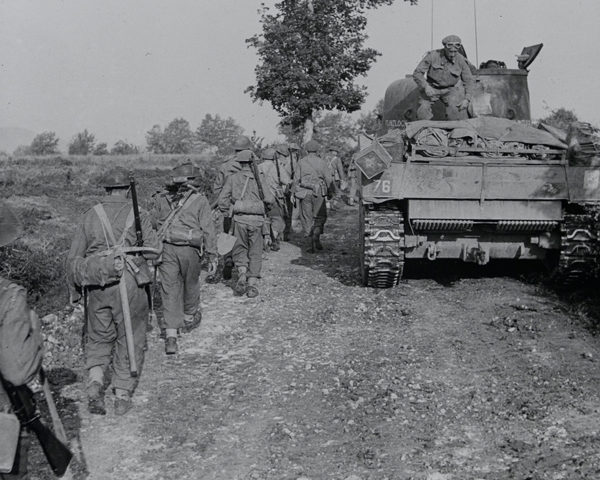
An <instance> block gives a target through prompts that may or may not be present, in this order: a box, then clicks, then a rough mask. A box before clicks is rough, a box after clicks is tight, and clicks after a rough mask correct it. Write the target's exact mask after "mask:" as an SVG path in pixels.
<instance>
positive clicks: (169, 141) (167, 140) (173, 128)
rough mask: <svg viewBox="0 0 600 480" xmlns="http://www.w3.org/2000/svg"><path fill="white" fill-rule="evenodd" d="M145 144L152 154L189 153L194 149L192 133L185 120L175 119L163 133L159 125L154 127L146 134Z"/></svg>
mask: <svg viewBox="0 0 600 480" xmlns="http://www.w3.org/2000/svg"><path fill="white" fill-rule="evenodd" d="M146 144H147V149H148V151H149V152H152V153H190V152H191V151H192V150H193V149H194V133H193V132H192V131H191V130H190V123H189V122H188V121H187V120H185V119H183V118H176V119H174V120H172V121H171V123H169V124H168V125H167V126H166V127H165V129H164V131H163V130H162V129H161V127H160V125H154V126H153V127H152V129H151V130H149V131H148V132H146Z"/></svg>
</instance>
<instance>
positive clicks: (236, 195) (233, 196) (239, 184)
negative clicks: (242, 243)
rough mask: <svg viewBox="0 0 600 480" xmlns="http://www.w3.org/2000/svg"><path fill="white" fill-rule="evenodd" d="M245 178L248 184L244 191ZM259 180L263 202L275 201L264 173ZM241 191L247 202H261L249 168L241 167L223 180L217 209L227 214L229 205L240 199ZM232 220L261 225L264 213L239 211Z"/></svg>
mask: <svg viewBox="0 0 600 480" xmlns="http://www.w3.org/2000/svg"><path fill="white" fill-rule="evenodd" d="M246 179H248V185H247V187H246V191H245V192H244V184H245V183H246ZM260 181H261V185H262V187H263V193H264V196H265V200H264V201H265V203H268V204H271V203H273V202H275V197H274V196H273V194H272V193H271V190H270V189H269V188H267V185H266V178H265V176H264V175H261V178H260ZM242 192H243V193H244V198H243V200H244V202H247V203H248V204H250V203H254V204H259V203H262V200H261V198H260V194H259V193H258V185H257V184H256V180H255V179H254V175H253V173H252V171H251V170H250V169H249V168H242V170H240V171H239V172H237V173H235V174H233V175H232V176H231V177H229V178H228V179H227V180H226V181H225V185H224V187H223V190H222V191H221V195H219V210H221V212H223V213H224V214H225V215H229V210H230V208H231V206H232V205H234V204H235V202H236V201H238V200H241V199H242ZM234 220H235V221H236V222H238V223H243V224H245V225H253V226H261V225H263V223H264V222H265V217H264V215H255V214H244V213H242V212H240V213H236V214H235V216H234Z"/></svg>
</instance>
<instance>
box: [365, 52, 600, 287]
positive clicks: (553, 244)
mask: <svg viewBox="0 0 600 480" xmlns="http://www.w3.org/2000/svg"><path fill="white" fill-rule="evenodd" d="M541 47H542V46H541V45H537V46H535V47H529V48H526V49H525V50H524V51H523V53H522V55H521V56H520V57H519V68H518V69H507V68H505V67H503V65H502V62H486V64H482V66H481V67H491V68H480V69H477V70H474V75H475V77H476V93H475V98H474V101H473V102H472V105H473V106H474V108H475V111H471V112H470V113H471V114H475V115H476V117H475V118H469V119H465V120H463V121H452V122H449V121H443V116H444V109H443V106H441V107H442V108H439V109H437V110H436V109H435V108H434V115H436V116H437V117H436V116H434V120H432V121H416V120H414V117H415V115H416V111H417V107H418V90H417V86H416V84H415V82H414V81H413V80H412V78H406V79H402V80H399V81H397V82H394V83H392V84H391V85H390V86H389V88H388V90H387V92H386V95H385V99H384V112H383V127H384V131H385V133H384V134H383V135H381V136H379V137H376V138H375V139H374V141H373V143H372V144H371V145H370V146H368V147H366V148H364V149H362V150H361V151H360V152H359V153H358V154H357V155H356V156H355V163H356V165H357V167H358V169H359V170H360V172H361V175H360V194H361V202H360V226H361V234H360V235H361V237H360V238H361V259H360V261H361V266H362V274H363V283H364V285H365V286H370V287H376V288H385V287H392V286H394V285H396V284H397V283H398V281H399V280H400V279H401V278H402V273H403V269H404V266H405V262H409V261H411V260H430V261H435V262H440V261H443V260H446V259H455V260H462V261H464V262H474V263H477V264H480V265H485V264H487V263H488V262H489V261H490V260H492V259H515V260H546V261H550V263H554V264H555V265H557V272H558V274H559V275H560V276H561V278H562V279H563V280H564V282H565V283H575V282H578V281H580V280H582V279H583V278H586V276H587V275H588V274H589V273H590V271H591V270H592V269H593V268H594V265H595V262H596V257H597V253H598V232H597V227H596V225H597V210H598V206H599V205H600V153H599V152H598V146H599V145H600V137H599V136H598V135H597V132H596V131H594V129H593V128H592V127H590V126H589V125H587V124H575V125H572V127H571V129H570V130H569V134H568V138H567V137H566V135H565V132H562V131H559V130H557V129H554V128H552V127H549V126H544V125H540V126H539V128H534V127H533V126H531V115H530V105H529V91H528V86H527V75H528V70H527V67H528V66H529V65H530V64H531V61H533V59H534V58H535V56H536V55H537V54H538V53H539V51H540V49H541ZM382 133H383V132H382Z"/></svg>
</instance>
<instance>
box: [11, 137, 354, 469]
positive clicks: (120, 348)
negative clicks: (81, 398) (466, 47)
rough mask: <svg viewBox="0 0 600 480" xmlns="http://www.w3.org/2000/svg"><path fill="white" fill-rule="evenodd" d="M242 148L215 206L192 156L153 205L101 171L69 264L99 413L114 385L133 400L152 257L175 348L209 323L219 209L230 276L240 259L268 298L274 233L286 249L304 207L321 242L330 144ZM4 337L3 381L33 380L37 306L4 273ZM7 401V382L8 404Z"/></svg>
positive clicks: (240, 267) (244, 283)
mask: <svg viewBox="0 0 600 480" xmlns="http://www.w3.org/2000/svg"><path fill="white" fill-rule="evenodd" d="M233 147H234V150H235V152H236V153H235V154H234V155H233V156H231V157H228V158H226V159H225V161H224V162H223V164H222V166H221V168H220V170H219V173H218V175H217V179H216V181H215V184H214V188H213V192H214V197H213V199H212V202H209V200H208V199H207V198H206V196H205V195H204V194H203V193H202V192H200V190H199V185H200V184H199V182H198V180H199V173H200V170H199V169H198V168H197V167H196V166H194V165H193V164H192V163H191V162H189V161H188V162H186V163H184V164H182V165H179V166H177V167H175V168H174V170H173V171H172V174H171V175H170V177H169V179H168V180H167V182H166V185H165V188H164V190H162V191H160V192H157V193H156V194H155V195H154V196H153V198H152V204H151V209H150V211H149V212H146V211H145V210H143V209H140V208H139V207H138V205H137V196H136V192H135V181H134V180H133V179H132V177H131V175H130V174H129V173H128V172H127V171H126V170H125V169H124V168H122V167H116V168H114V169H112V170H110V171H108V172H106V174H105V175H104V176H103V177H102V180H101V184H102V186H103V187H104V189H105V192H106V195H105V196H104V197H103V198H102V200H101V201H100V202H99V203H98V204H97V205H95V206H94V207H92V208H90V209H88V210H87V211H86V212H84V213H83V215H82V216H81V218H80V220H79V222H78V225H77V229H76V232H75V234H74V237H73V241H72V244H71V248H70V250H69V253H68V257H67V261H66V271H67V284H68V290H69V298H70V303H71V305H73V306H76V305H78V304H83V307H84V312H85V321H84V334H85V362H86V369H87V380H86V384H87V386H86V391H87V399H88V410H89V412H90V413H92V414H98V415H104V414H106V412H107V409H106V405H105V392H106V388H107V386H108V384H110V385H111V386H112V388H113V393H114V398H115V401H114V412H115V414H116V415H123V414H125V413H127V412H128V411H129V410H130V409H131V408H132V406H133V402H132V396H133V394H134V392H135V390H136V387H137V385H138V383H139V378H140V375H141V371H142V367H143V363H144V353H145V350H146V335H147V332H148V328H149V325H148V321H149V311H150V309H151V308H153V292H152V291H151V289H150V284H151V283H152V273H151V270H150V269H149V267H148V265H149V264H151V265H152V266H154V267H155V268H154V282H155V283H157V282H156V278H157V274H158V275H160V279H161V281H160V293H161V298H162V306H163V325H162V326H163V330H164V337H165V352H166V354H167V355H173V354H175V353H176V352H177V349H178V347H177V338H178V335H179V334H184V333H189V332H191V331H192V330H193V329H195V328H197V327H198V326H199V325H200V323H201V320H202V311H201V307H200V285H199V279H200V271H201V264H202V261H203V259H206V260H207V261H208V272H209V275H214V274H215V273H216V270H217V259H218V256H217V235H216V230H215V227H214V213H215V211H216V210H218V211H219V212H220V213H221V214H222V215H223V218H224V221H223V225H222V227H223V231H224V232H225V233H230V234H232V235H233V237H235V243H234V245H233V249H232V251H231V252H230V253H228V254H226V255H224V266H223V277H224V278H225V279H230V278H231V277H232V270H233V268H234V266H235V268H236V270H237V281H236V283H235V286H234V289H233V290H234V294H235V295H247V296H248V297H251V298H252V297H256V296H258V295H259V291H258V279H259V278H260V276H261V269H262V259H263V256H262V251H263V242H264V239H265V237H267V238H270V239H271V245H270V248H271V250H273V251H277V250H279V248H280V242H281V241H287V240H288V239H289V236H290V234H291V232H292V221H293V217H294V212H297V214H298V215H299V218H300V222H301V225H302V229H303V232H304V235H305V236H306V237H307V238H308V239H309V245H308V248H307V251H308V252H315V251H316V250H322V248H323V246H322V244H321V241H320V236H321V234H322V233H323V230H324V225H325V222H326V220H327V207H326V200H327V199H330V198H331V197H332V195H333V192H334V188H335V184H334V177H333V176H332V174H331V172H330V169H329V166H328V163H327V161H326V160H324V159H323V158H321V157H320V156H319V154H318V150H319V149H320V145H319V144H318V143H317V142H315V141H309V142H308V143H307V144H306V145H305V149H306V152H307V155H306V156H304V157H302V158H298V156H299V155H298V152H299V147H298V145H296V144H291V145H290V146H289V147H285V146H279V147H278V148H277V149H267V150H265V151H264V152H263V153H262V159H263V163H262V164H261V165H260V166H257V164H256V160H257V159H256V156H255V154H254V153H253V151H252V147H253V145H252V142H251V141H250V140H249V139H248V138H247V137H245V136H240V137H238V138H236V139H235V141H234V143H233ZM342 175H343V171H342V173H341V174H340V177H341V178H343V176H342ZM18 235H19V228H18V221H17V219H16V218H15V217H14V215H13V214H12V212H11V211H10V209H8V207H7V206H6V205H4V204H2V203H0V247H2V246H4V245H6V244H8V243H10V242H12V241H13V240H14V239H16V238H17V237H18ZM0 343H1V345H0V378H2V379H5V380H6V381H8V382H10V383H11V384H12V385H22V384H26V383H28V382H30V381H31V380H32V379H33V377H34V375H35V374H36V373H37V372H38V370H39V369H40V366H41V361H42V336H41V332H40V323H39V320H38V318H37V316H36V315H35V314H34V313H33V312H32V311H29V309H28V307H27V304H26V300H25V290H24V289H23V288H21V287H18V286H16V285H14V284H11V283H10V282H8V281H7V280H4V279H2V278H0ZM15 365H20V366H21V368H18V369H17V368H15ZM109 368H110V373H111V378H110V379H108V378H107V376H108V375H107V373H108V371H109ZM8 408H9V401H8V398H7V395H6V392H5V391H4V390H3V388H2V386H1V384H0V412H2V411H6V410H7V409H8ZM23 432H24V431H23ZM27 445H28V438H27V435H26V434H25V433H22V435H21V439H20V440H19V448H20V449H21V450H20V453H19V455H18V456H17V462H16V463H15V468H17V469H20V470H19V471H20V472H21V473H22V472H24V471H26V450H27ZM0 478H3V477H2V474H0ZM7 478H10V477H7ZM15 478H21V477H15Z"/></svg>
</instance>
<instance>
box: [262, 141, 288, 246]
mask: <svg viewBox="0 0 600 480" xmlns="http://www.w3.org/2000/svg"><path fill="white" fill-rule="evenodd" d="M286 150H287V149H286ZM261 157H262V159H263V160H264V162H263V163H261V164H260V165H259V166H258V171H259V172H260V174H261V175H262V176H264V177H265V180H266V184H267V187H268V188H269V190H270V191H271V193H272V194H273V196H274V197H275V202H274V203H273V205H271V207H270V208H269V219H270V223H271V235H272V236H273V240H272V243H271V250H273V251H278V250H279V249H280V246H279V240H280V239H281V238H282V237H283V233H284V231H285V226H286V221H285V218H286V217H289V215H287V204H286V194H287V192H288V190H289V186H290V184H291V183H292V180H291V179H290V177H289V175H288V173H287V170H286V169H285V168H284V167H283V166H282V165H279V159H278V158H277V157H278V154H277V152H276V151H275V150H273V149H272V148H268V149H266V150H265V151H264V152H263V153H262V155H261ZM289 218H290V222H291V217H289Z"/></svg>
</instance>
